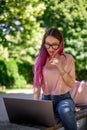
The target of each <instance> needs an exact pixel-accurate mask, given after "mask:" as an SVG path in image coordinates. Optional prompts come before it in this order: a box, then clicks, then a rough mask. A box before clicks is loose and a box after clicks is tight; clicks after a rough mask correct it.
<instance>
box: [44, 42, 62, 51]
mask: <svg viewBox="0 0 87 130" xmlns="http://www.w3.org/2000/svg"><path fill="white" fill-rule="evenodd" d="M44 46H45V48H46V49H49V48H50V47H52V49H54V50H57V49H58V48H59V46H60V44H57V43H55V44H49V43H45V44H44Z"/></svg>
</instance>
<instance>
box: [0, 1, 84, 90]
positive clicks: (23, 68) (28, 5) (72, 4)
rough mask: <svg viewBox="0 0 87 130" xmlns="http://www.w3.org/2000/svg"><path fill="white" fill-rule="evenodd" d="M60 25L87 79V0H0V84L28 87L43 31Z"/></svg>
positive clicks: (67, 48) (79, 71) (78, 69)
mask: <svg viewBox="0 0 87 130" xmlns="http://www.w3.org/2000/svg"><path fill="white" fill-rule="evenodd" d="M49 27H57V28H58V29H59V30H60V31H61V32H62V33H63V36H64V42H65V52H68V53H70V54H72V55H73V56H74V58H75V67H76V80H79V81H81V80H85V81H87V0H0V88H26V87H28V85H30V84H31V85H32V83H33V65H34V60H35V57H36V56H37V55H38V51H39V48H40V45H41V41H42V36H43V34H44V31H45V30H46V29H47V28H49Z"/></svg>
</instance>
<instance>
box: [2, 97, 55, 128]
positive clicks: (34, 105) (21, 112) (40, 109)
mask: <svg viewBox="0 0 87 130" xmlns="http://www.w3.org/2000/svg"><path fill="white" fill-rule="evenodd" d="M3 100H4V104H5V107H6V111H7V114H8V117H9V121H10V122H12V123H16V124H30V125H41V126H54V125H55V124H56V123H57V122H56V120H55V117H54V112H53V104H52V101H47V100H45V101H44V100H33V99H18V98H10V97H4V98H3Z"/></svg>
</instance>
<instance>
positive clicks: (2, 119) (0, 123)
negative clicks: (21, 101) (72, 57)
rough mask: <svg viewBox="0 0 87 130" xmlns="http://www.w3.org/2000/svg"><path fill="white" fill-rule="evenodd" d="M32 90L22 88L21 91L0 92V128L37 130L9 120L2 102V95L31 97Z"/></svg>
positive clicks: (5, 129) (3, 129)
mask: <svg viewBox="0 0 87 130" xmlns="http://www.w3.org/2000/svg"><path fill="white" fill-rule="evenodd" d="M32 94H33V91H32V90H27V91H26V90H22V91H18V90H17V91H13V92H12V91H11V92H10V91H9V92H8V93H6V94H5V93H0V130H39V129H37V128H33V127H27V126H22V125H16V124H12V123H10V122H9V119H8V115H7V112H6V109H5V105H4V102H3V97H16V98H17V97H18V98H25V99H30V98H32Z"/></svg>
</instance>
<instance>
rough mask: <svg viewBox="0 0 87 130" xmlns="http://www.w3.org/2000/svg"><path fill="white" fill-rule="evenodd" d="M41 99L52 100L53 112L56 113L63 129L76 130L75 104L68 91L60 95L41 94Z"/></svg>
mask: <svg viewBox="0 0 87 130" xmlns="http://www.w3.org/2000/svg"><path fill="white" fill-rule="evenodd" d="M42 100H51V101H53V109H54V113H58V116H59V118H60V120H61V121H62V123H63V125H64V128H65V130H77V124H76V119H75V114H74V110H75V104H74V102H73V100H72V98H71V96H70V94H69V92H68V93H66V94H62V95H53V96H52V95H43V96H42Z"/></svg>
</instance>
